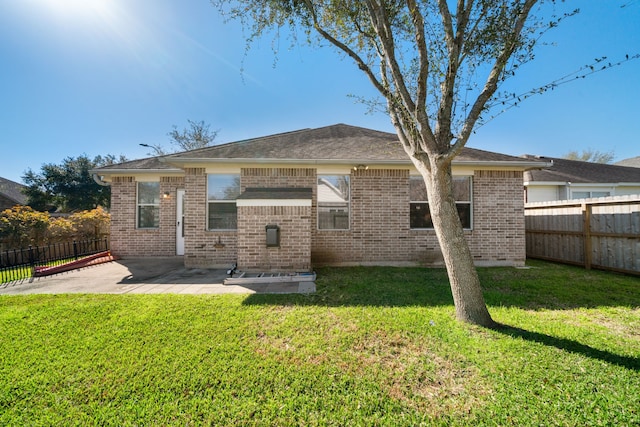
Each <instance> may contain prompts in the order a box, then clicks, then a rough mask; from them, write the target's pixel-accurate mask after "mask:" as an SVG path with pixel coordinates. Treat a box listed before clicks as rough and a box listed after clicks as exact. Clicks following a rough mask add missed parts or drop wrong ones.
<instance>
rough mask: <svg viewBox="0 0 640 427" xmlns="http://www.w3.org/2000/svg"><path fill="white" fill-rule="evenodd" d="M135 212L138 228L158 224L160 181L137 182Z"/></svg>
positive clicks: (156, 225) (154, 226)
mask: <svg viewBox="0 0 640 427" xmlns="http://www.w3.org/2000/svg"><path fill="white" fill-rule="evenodd" d="M136 214H137V216H138V218H137V225H138V228H158V227H159V226H160V183H159V182H138V195H137V209H136Z"/></svg>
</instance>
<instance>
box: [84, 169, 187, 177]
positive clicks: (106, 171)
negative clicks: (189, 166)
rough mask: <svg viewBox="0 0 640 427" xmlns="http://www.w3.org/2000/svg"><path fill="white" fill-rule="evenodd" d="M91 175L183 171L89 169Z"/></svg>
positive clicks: (181, 171)
mask: <svg viewBox="0 0 640 427" xmlns="http://www.w3.org/2000/svg"><path fill="white" fill-rule="evenodd" d="M89 173H91V174H96V175H100V176H105V175H124V174H126V175H131V174H137V173H155V174H184V169H179V168H175V169H174V168H172V169H135V168H134V169H91V170H90V171H89Z"/></svg>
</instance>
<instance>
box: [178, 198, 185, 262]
mask: <svg viewBox="0 0 640 427" xmlns="http://www.w3.org/2000/svg"><path fill="white" fill-rule="evenodd" d="M176 255H184V190H178V191H177V192H176Z"/></svg>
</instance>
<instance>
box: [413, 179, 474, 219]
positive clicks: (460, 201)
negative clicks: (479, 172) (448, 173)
mask: <svg viewBox="0 0 640 427" xmlns="http://www.w3.org/2000/svg"><path fill="white" fill-rule="evenodd" d="M471 194H472V192H471V177H470V176H454V177H453V195H454V197H455V199H456V207H457V208H458V215H459V216H460V221H461V222H462V227H463V228H467V229H470V228H471V212H472V200H471V199H472V197H471ZM409 197H410V199H411V204H410V226H411V228H414V229H429V228H433V222H432V221H431V212H430V210H429V198H428V197H427V188H426V186H425V184H424V180H423V179H422V177H411V179H410V180H409Z"/></svg>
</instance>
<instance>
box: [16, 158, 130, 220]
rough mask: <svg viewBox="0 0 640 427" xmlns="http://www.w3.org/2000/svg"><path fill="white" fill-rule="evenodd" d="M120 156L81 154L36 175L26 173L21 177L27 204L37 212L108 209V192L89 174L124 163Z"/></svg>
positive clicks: (50, 165)
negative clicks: (24, 186) (98, 168)
mask: <svg viewBox="0 0 640 427" xmlns="http://www.w3.org/2000/svg"><path fill="white" fill-rule="evenodd" d="M126 160H127V159H126V158H125V157H124V156H119V157H116V156H114V155H111V154H109V155H106V156H96V157H94V158H93V159H90V158H89V157H87V156H86V155H85V154H83V155H81V156H78V157H75V158H74V157H67V158H65V159H64V160H63V161H62V163H60V164H55V163H46V164H44V165H42V167H41V170H40V172H34V171H32V170H31V169H28V170H27V172H25V174H24V175H23V177H22V180H23V181H24V183H25V184H26V188H25V189H24V193H25V195H26V196H27V204H28V205H29V206H31V207H32V208H34V209H36V210H39V211H59V212H78V211H84V210H91V209H95V208H97V207H98V206H103V207H107V208H108V207H109V204H110V201H111V188H110V187H107V186H102V185H98V183H97V182H96V181H95V180H94V179H93V176H92V175H91V174H90V173H89V171H90V170H91V169H93V168H97V167H101V166H106V165H110V164H113V163H120V162H124V161H126Z"/></svg>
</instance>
